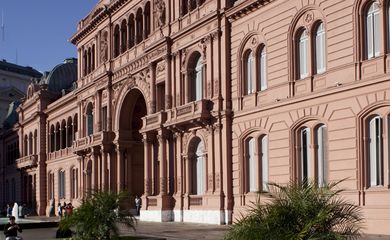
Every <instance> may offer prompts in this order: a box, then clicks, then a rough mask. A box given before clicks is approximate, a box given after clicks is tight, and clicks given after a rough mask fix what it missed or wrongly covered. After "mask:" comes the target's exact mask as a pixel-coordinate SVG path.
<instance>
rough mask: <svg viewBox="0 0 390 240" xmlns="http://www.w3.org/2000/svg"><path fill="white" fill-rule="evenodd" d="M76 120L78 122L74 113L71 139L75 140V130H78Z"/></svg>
mask: <svg viewBox="0 0 390 240" xmlns="http://www.w3.org/2000/svg"><path fill="white" fill-rule="evenodd" d="M77 122H78V114H77V113H76V115H75V116H74V118H73V141H75V140H76V135H77V132H78V131H79V130H78V125H77Z"/></svg>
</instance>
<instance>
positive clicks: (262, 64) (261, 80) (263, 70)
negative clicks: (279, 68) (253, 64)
mask: <svg viewBox="0 0 390 240" xmlns="http://www.w3.org/2000/svg"><path fill="white" fill-rule="evenodd" d="M258 72H259V77H258V90H260V91H263V90H265V89H267V55H266V51H265V47H264V46H263V47H262V48H261V49H260V51H259V52H258Z"/></svg>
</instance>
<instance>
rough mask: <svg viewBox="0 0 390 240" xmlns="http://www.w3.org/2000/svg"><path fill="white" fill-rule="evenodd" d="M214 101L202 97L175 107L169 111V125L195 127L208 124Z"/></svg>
mask: <svg viewBox="0 0 390 240" xmlns="http://www.w3.org/2000/svg"><path fill="white" fill-rule="evenodd" d="M212 104H213V103H212V102H211V101H209V100H206V99H202V100H200V101H196V102H190V103H187V104H185V105H182V106H178V107H175V108H173V109H171V110H170V111H169V112H168V122H167V124H165V125H166V126H167V127H173V128H175V127H178V128H181V127H186V126H187V127H193V126H205V125H208V124H209V122H210V119H211V110H212V109H213V105H212Z"/></svg>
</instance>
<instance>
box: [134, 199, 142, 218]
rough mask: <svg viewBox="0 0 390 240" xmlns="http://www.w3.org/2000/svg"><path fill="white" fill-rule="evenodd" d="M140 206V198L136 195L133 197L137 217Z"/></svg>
mask: <svg viewBox="0 0 390 240" xmlns="http://www.w3.org/2000/svg"><path fill="white" fill-rule="evenodd" d="M141 206H142V200H141V198H140V197H138V195H136V196H135V209H136V211H137V216H139V215H140V210H141Z"/></svg>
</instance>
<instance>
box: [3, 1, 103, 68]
mask: <svg viewBox="0 0 390 240" xmlns="http://www.w3.org/2000/svg"><path fill="white" fill-rule="evenodd" d="M97 2H98V0H0V27H1V22H2V20H1V15H2V12H3V15H4V32H5V34H4V38H3V36H2V35H3V34H2V31H1V28H0V59H6V60H7V61H8V62H12V63H17V64H19V65H22V66H32V67H33V68H35V69H37V70H38V71H49V70H51V69H52V68H53V67H54V66H56V65H57V64H59V63H61V62H62V61H63V60H64V59H65V58H68V57H76V47H75V46H74V45H73V44H71V43H70V42H68V40H69V38H70V37H71V36H72V35H73V34H74V33H75V32H76V28H77V23H78V22H79V21H80V20H81V19H82V18H84V17H85V16H86V15H87V14H88V13H89V12H90V11H91V10H92V9H93V7H94V6H95V4H96V3H97Z"/></svg>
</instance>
